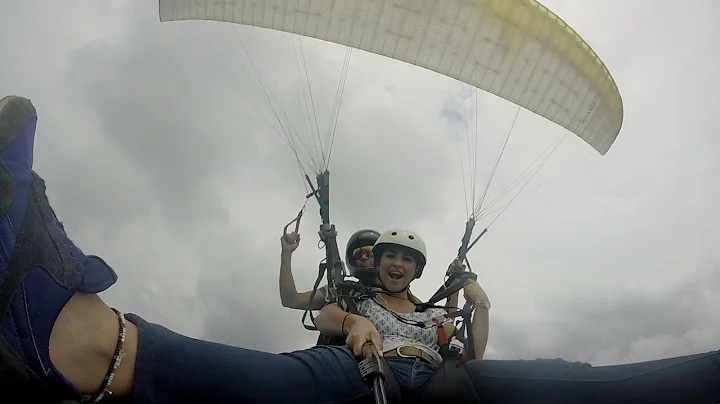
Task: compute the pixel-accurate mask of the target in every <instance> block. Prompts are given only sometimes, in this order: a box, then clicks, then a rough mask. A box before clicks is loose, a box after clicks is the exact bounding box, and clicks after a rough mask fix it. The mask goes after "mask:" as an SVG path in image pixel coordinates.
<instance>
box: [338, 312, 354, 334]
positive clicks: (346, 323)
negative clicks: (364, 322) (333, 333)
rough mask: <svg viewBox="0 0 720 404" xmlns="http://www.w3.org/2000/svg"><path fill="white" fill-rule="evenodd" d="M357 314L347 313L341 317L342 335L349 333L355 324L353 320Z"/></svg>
mask: <svg viewBox="0 0 720 404" xmlns="http://www.w3.org/2000/svg"><path fill="white" fill-rule="evenodd" d="M358 317H359V316H358V315H356V314H353V313H347V314H346V315H345V317H344V318H343V322H342V326H341V329H340V331H342V333H343V335H348V334H350V330H351V329H352V328H353V326H354V325H355V321H356V320H357V318H358Z"/></svg>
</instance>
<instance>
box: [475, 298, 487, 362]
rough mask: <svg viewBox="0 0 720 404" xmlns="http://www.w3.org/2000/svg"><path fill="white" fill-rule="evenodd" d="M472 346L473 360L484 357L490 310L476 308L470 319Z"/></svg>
mask: <svg viewBox="0 0 720 404" xmlns="http://www.w3.org/2000/svg"><path fill="white" fill-rule="evenodd" d="M471 327H472V332H473V346H474V347H475V359H482V358H483V356H485V349H486V348H487V342H488V337H489V336H490V310H488V309H487V308H484V307H477V308H476V309H475V314H473V319H472V324H471Z"/></svg>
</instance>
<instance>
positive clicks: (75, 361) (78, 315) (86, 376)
mask: <svg viewBox="0 0 720 404" xmlns="http://www.w3.org/2000/svg"><path fill="white" fill-rule="evenodd" d="M125 326H126V331H127V332H126V335H125V341H124V344H123V347H122V349H123V352H124V357H123V358H122V362H121V364H120V367H119V368H118V369H117V371H116V373H115V375H114V378H113V381H112V385H111V386H110V390H111V391H112V392H113V396H122V395H124V394H122V392H129V391H130V390H131V384H132V373H133V372H134V362H135V358H134V356H135V351H136V346H137V329H136V327H135V326H134V325H132V324H130V323H129V322H125ZM119 331H120V327H119V321H118V315H117V314H116V313H115V312H114V311H113V310H112V309H110V308H109V307H108V306H107V305H105V303H104V302H102V300H100V298H99V297H98V296H97V295H88V294H84V293H79V292H78V293H76V294H75V295H74V296H73V297H72V298H71V299H70V301H68V303H67V304H66V305H65V307H64V308H63V310H62V312H61V313H60V315H59V316H58V319H57V320H56V322H55V326H54V327H53V331H52V334H51V337H50V358H51V360H52V361H53V364H54V365H55V367H56V368H57V369H58V371H60V373H61V374H62V375H63V376H65V378H66V379H68V380H69V381H70V382H71V383H72V384H73V385H74V386H75V387H77V388H78V389H79V390H80V391H81V392H82V393H84V394H96V393H97V392H98V389H99V388H100V387H101V386H102V385H103V381H104V379H105V377H106V375H107V373H108V369H110V366H112V364H113V359H114V358H115V357H116V349H117V346H118V337H119ZM127 370H130V374H129V376H128V372H127ZM125 394H126V393H125Z"/></svg>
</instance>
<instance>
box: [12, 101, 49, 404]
mask: <svg viewBox="0 0 720 404" xmlns="http://www.w3.org/2000/svg"><path fill="white" fill-rule="evenodd" d="M30 119H37V112H36V110H35V107H34V106H33V104H32V103H31V102H30V100H28V99H27V98H22V97H18V96H7V97H4V98H2V99H0V153H3V152H4V151H5V150H6V149H7V148H8V147H9V146H10V145H12V144H13V142H15V140H16V139H17V138H18V136H20V134H21V133H22V132H23V129H24V128H25V127H26V125H27V123H28V121H29V120H30ZM14 192H15V181H14V180H13V178H12V175H11V173H10V170H9V169H8V167H6V166H5V165H4V164H2V163H0V218H5V217H6V216H5V215H6V214H7V212H8V209H9V208H10V203H11V202H12V198H13V194H14ZM5 269H7V268H5ZM7 275H8V273H3V274H2V276H0V286H2V287H1V288H0V289H1V290H0V297H2V298H3V299H2V300H7V299H8V298H10V299H12V297H9V296H3V295H4V294H6V293H10V296H12V295H14V294H15V292H16V290H15V289H16V286H17V285H8V283H10V284H12V283H14V282H8V281H13V279H10V278H12V276H10V277H8V276H7ZM2 306H3V308H2V310H0V324H2V321H3V320H4V317H5V314H6V312H7V307H6V306H7V302H3V304H2ZM0 390H3V391H4V392H6V393H8V394H9V395H10V396H17V397H21V396H25V398H27V399H28V400H30V401H32V402H40V401H42V402H57V401H58V397H57V396H56V395H55V394H54V393H53V392H51V391H50V389H48V387H47V386H46V385H45V383H44V381H43V379H42V378H40V377H39V376H38V375H37V374H36V373H35V372H33V371H32V369H30V368H29V367H28V366H27V365H26V364H25V363H24V361H23V359H22V358H21V357H20V356H18V354H17V353H16V352H15V351H14V350H13V349H12V348H11V347H10V346H9V345H8V343H7V342H6V341H5V339H4V338H2V337H0Z"/></svg>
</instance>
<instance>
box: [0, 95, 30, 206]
mask: <svg viewBox="0 0 720 404" xmlns="http://www.w3.org/2000/svg"><path fill="white" fill-rule="evenodd" d="M31 119H37V111H36V110H35V106H33V104H32V102H30V100H29V99H27V98H22V97H18V96H15V95H10V96H7V97H4V98H3V99H0V153H3V152H5V149H7V148H8V147H10V145H12V144H13V142H15V140H16V139H17V138H18V136H20V134H21V133H22V132H23V129H24V128H25V126H26V125H27V123H28V121H29V120H31ZM14 193H15V181H14V180H13V177H12V175H11V173H10V170H9V169H8V167H6V166H5V164H2V163H0V218H4V217H6V215H7V213H8V210H9V209H10V204H11V203H12V199H13V194H14Z"/></svg>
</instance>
